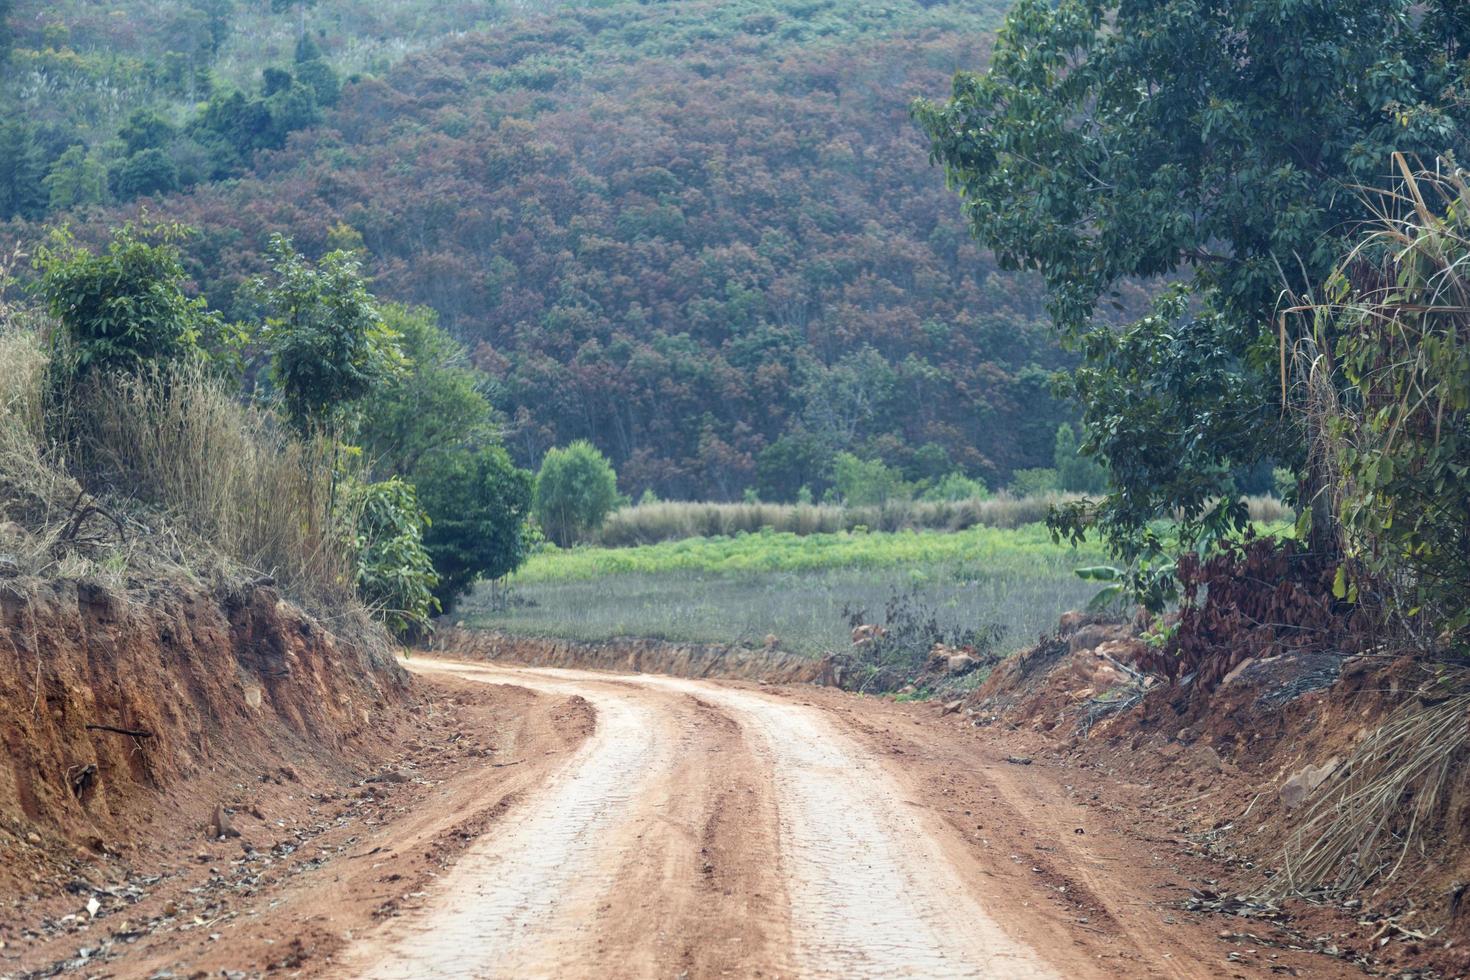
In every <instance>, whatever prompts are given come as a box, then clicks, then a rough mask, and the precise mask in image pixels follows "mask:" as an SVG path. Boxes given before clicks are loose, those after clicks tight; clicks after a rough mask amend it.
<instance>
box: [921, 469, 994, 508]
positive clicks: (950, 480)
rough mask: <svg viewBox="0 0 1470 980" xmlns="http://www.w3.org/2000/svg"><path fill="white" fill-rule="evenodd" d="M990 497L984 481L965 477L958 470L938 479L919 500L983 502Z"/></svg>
mask: <svg viewBox="0 0 1470 980" xmlns="http://www.w3.org/2000/svg"><path fill="white" fill-rule="evenodd" d="M989 496H990V488H989V487H987V486H986V485H985V481H984V480H976V479H974V478H972V477H968V476H966V475H965V474H964V473H961V472H960V471H959V470H956V471H954V472H953V473H946V474H945V475H944V476H942V477H940V478H939V481H938V482H937V483H935V484H934V485H933V486H932V487H930V488H929V489H928V490H925V491H924V493H923V495H922V496H921V498H920V499H922V500H934V501H940V500H950V501H959V500H985V499H987V498H989Z"/></svg>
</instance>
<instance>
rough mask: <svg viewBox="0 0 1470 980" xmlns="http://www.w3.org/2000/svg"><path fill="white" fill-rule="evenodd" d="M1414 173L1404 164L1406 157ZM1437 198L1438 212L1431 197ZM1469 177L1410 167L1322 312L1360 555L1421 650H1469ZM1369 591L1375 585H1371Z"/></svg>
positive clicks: (1353, 570) (1321, 408) (1350, 586)
mask: <svg viewBox="0 0 1470 980" xmlns="http://www.w3.org/2000/svg"><path fill="white" fill-rule="evenodd" d="M1404 169H1405V172H1406V174H1407V167H1405V168H1404ZM1426 201H1429V202H1439V203H1440V210H1439V211H1435V210H1431V207H1430V206H1429V205H1427V204H1426V203H1425V202H1426ZM1467 263H1470V180H1467V179H1466V176H1465V175H1464V173H1463V172H1458V171H1455V170H1452V169H1451V170H1449V175H1448V176H1443V177H1440V176H1425V177H1423V178H1414V177H1408V176H1406V178H1405V181H1404V182H1403V184H1402V185H1401V187H1400V188H1399V189H1398V194H1397V195H1396V196H1386V197H1385V203H1384V206H1383V209H1382V212H1381V215H1380V219H1379V222H1378V224H1377V226H1376V227H1375V228H1373V229H1372V231H1371V233H1370V234H1369V235H1368V236H1367V237H1366V238H1365V240H1364V241H1363V242H1362V243H1360V245H1359V246H1358V247H1357V248H1356V249H1354V251H1353V252H1352V253H1351V254H1350V255H1349V256H1348V257H1347V258H1346V260H1345V261H1344V262H1343V264H1342V266H1341V267H1340V270H1339V272H1338V274H1337V275H1335V276H1334V277H1333V279H1332V280H1331V282H1330V283H1329V286H1328V290H1327V295H1326V298H1325V301H1324V303H1323V305H1322V306H1321V307H1319V308H1318V309H1317V314H1318V315H1317V321H1316V323H1315V329H1316V331H1317V336H1318V338H1319V341H1318V346H1319V347H1320V346H1321V345H1322V344H1324V343H1327V342H1330V340H1331V338H1332V337H1334V336H1335V337H1336V338H1337V341H1336V351H1335V353H1336V361H1337V363H1338V364H1339V365H1340V367H1341V372H1342V375H1343V377H1344V378H1345V380H1346V382H1347V389H1346V396H1345V397H1343V398H1342V399H1340V400H1338V401H1337V403H1336V404H1332V403H1331V402H1330V401H1328V402H1327V404H1323V401H1324V400H1319V402H1318V404H1317V405H1316V406H1315V408H1316V410H1317V411H1318V412H1320V413H1321V414H1322V415H1324V416H1325V417H1326V428H1327V430H1328V434H1329V439H1330V443H1331V445H1332V446H1333V449H1334V452H1333V458H1334V462H1335V466H1336V468H1338V469H1339V470H1340V476H1339V478H1338V481H1337V491H1338V497H1339V500H1340V504H1339V512H1340V515H1341V518H1342V520H1343V523H1344V525H1345V529H1346V532H1347V533H1346V537H1347V542H1348V549H1347V550H1348V556H1349V559H1350V566H1348V565H1345V566H1344V567H1343V568H1342V569H1339V571H1338V578H1337V582H1336V587H1335V591H1336V593H1337V595H1338V598H1345V599H1353V600H1356V599H1357V598H1358V597H1359V595H1358V594H1359V592H1360V589H1359V583H1358V582H1357V578H1358V577H1359V575H1358V572H1359V571H1361V572H1363V573H1366V575H1365V577H1366V578H1367V580H1368V583H1369V584H1370V585H1371V586H1373V587H1374V588H1375V590H1382V591H1386V592H1387V593H1388V597H1387V598H1388V601H1387V603H1386V605H1387V610H1388V612H1389V613H1390V615H1391V616H1392V617H1393V619H1394V620H1395V621H1397V622H1398V623H1399V624H1400V625H1403V626H1405V627H1407V628H1408V631H1409V633H1410V635H1411V636H1412V637H1413V639H1414V640H1416V641H1417V642H1418V643H1419V644H1420V645H1421V646H1422V647H1423V648H1426V649H1427V650H1429V651H1436V652H1443V651H1448V650H1453V651H1454V652H1455V653H1457V654H1458V655H1460V656H1462V657H1464V656H1470V523H1467V515H1470V313H1467V312H1466V311H1467V310H1470V302H1467V297H1470V276H1467V275H1466V272H1465V268H1466V265H1467ZM1361 591H1364V592H1366V590H1361Z"/></svg>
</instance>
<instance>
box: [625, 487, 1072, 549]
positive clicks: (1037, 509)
mask: <svg viewBox="0 0 1470 980" xmlns="http://www.w3.org/2000/svg"><path fill="white" fill-rule="evenodd" d="M1067 499H1070V498H1068V497H1065V496H1054V497H1025V498H1014V497H993V498H990V499H987V500H961V501H954V502H950V501H944V502H928V501H908V502H900V503H891V504H885V505H883V506H881V507H837V506H828V505H820V504H764V503H755V504H744V503H742V504H720V503H698V502H689V501H661V502H659V503H653V504H640V505H639V506H636V507H625V508H623V509H622V510H620V511H618V512H616V513H614V514H613V515H611V516H610V517H609V518H608V519H607V523H606V524H604V525H603V528H602V531H601V533H600V534H599V535H598V543H599V544H601V545H603V546H604V547H609V548H624V547H631V546H634V545H641V544H657V543H658V542H660V541H678V540H682V539H684V538H711V537H729V536H732V535H735V534H740V533H742V532H743V533H747V534H753V533H755V532H757V531H761V530H763V529H765V528H770V529H771V530H773V531H778V532H783V531H784V532H790V533H793V534H801V535H808V534H833V533H836V532H839V531H851V530H854V529H855V528H859V527H865V528H868V529H869V530H872V531H902V530H946V531H963V530H964V529H966V528H970V527H976V526H985V527H998V528H1016V527H1021V526H1023V525H1026V524H1034V523H1036V522H1037V521H1041V520H1044V519H1045V518H1046V513H1047V510H1048V509H1049V508H1050V507H1051V506H1052V505H1053V504H1055V503H1057V502H1059V501H1063V500H1067Z"/></svg>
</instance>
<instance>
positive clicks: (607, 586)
mask: <svg viewBox="0 0 1470 980" xmlns="http://www.w3.org/2000/svg"><path fill="white" fill-rule="evenodd" d="M1103 560H1104V556H1103V552H1102V550H1101V549H1100V548H1098V547H1096V546H1089V547H1084V548H1081V549H1075V548H1071V547H1064V546H1060V545H1056V544H1053V543H1052V541H1051V539H1050V537H1049V536H1048V535H1047V532H1046V529H1045V528H1044V527H1042V526H1041V525H1039V524H1033V525H1028V526H1025V527H1021V528H1017V529H1014V530H1002V529H998V528H988V527H975V528H970V529H968V530H965V531H959V532H953V533H946V532H941V531H901V532H896V533H877V532H862V531H859V532H855V533H836V534H814V535H807V536H805V537H799V536H797V535H795V534H791V533H776V532H769V531H768V532H762V533H758V534H742V535H737V536H735V537H726V538H693V539H687V540H683V541H670V542H663V543H660V544H654V545H645V546H642V547H637V548H578V549H572V550H565V551H563V550H556V549H551V550H548V551H545V552H542V553H540V554H538V555H536V556H534V557H533V558H532V559H531V561H530V562H529V563H528V564H527V565H526V566H525V568H523V569H522V570H521V571H520V572H519V573H517V574H516V575H515V576H514V577H513V578H512V580H511V581H510V583H509V591H508V595H507V594H506V593H504V592H502V591H499V590H496V589H492V588H491V587H490V586H487V585H482V586H481V587H480V588H479V589H477V590H476V591H475V593H474V594H472V595H471V596H470V597H468V598H467V599H466V600H465V601H464V603H463V604H462V605H461V606H460V609H459V612H458V613H457V618H459V619H462V620H464V621H465V622H466V624H467V625H470V626H475V627H487V628H496V629H503V630H506V631H508V632H513V633H524V634H532V635H546V636H558V637H565V638H568V639H582V640H600V639H608V638H611V637H621V636H637V637H651V638H658V639H667V640H677V641H690V642H711V643H736V642H739V643H748V644H750V645H753V646H759V645H760V644H761V643H762V642H763V641H764V639H765V637H766V635H767V634H774V635H775V636H776V637H777V638H778V639H779V641H780V646H781V648H782V649H784V650H789V651H792V652H797V653H803V654H809V655H820V654H821V653H824V652H826V651H829V650H839V649H843V648H845V647H847V646H848V645H849V642H850V638H849V626H848V622H847V617H846V616H845V615H844V612H843V610H844V608H847V607H851V608H862V609H867V610H868V613H869V615H868V617H867V618H868V620H869V621H874V622H881V621H882V619H883V609H884V605H885V604H886V603H887V602H888V600H889V599H890V598H891V597H892V596H893V595H894V594H895V592H901V591H909V590H913V592H914V593H915V595H916V596H917V598H918V599H919V600H920V601H921V602H922V603H924V604H925V605H927V606H929V607H931V608H932V609H933V611H934V614H935V616H936V617H937V618H938V619H939V620H940V622H941V623H944V624H945V625H954V626H960V627H969V626H979V625H981V624H985V623H998V624H1000V625H1001V626H1002V627H1004V629H1005V636H1004V639H1003V642H1002V646H1003V647H1006V648H1011V647H1019V646H1022V645H1024V644H1026V643H1027V642H1029V641H1031V640H1034V639H1035V637H1036V636H1037V635H1038V634H1039V633H1041V632H1043V631H1045V630H1049V629H1051V628H1052V627H1053V626H1054V625H1055V624H1056V619H1057V616H1058V615H1060V614H1061V613H1062V612H1064V611H1066V610H1067V609H1072V608H1077V607H1078V606H1081V605H1083V604H1085V603H1086V602H1087V600H1088V599H1089V598H1090V597H1091V596H1092V594H1093V593H1094V592H1095V591H1096V588H1097V587H1096V585H1095V584H1092V583H1088V582H1084V581H1081V580H1080V579H1078V578H1077V577H1076V576H1075V575H1074V574H1073V571H1072V570H1073V569H1074V568H1076V567H1078V566H1080V565H1088V564H1096V563H1098V562H1101V561H1103Z"/></svg>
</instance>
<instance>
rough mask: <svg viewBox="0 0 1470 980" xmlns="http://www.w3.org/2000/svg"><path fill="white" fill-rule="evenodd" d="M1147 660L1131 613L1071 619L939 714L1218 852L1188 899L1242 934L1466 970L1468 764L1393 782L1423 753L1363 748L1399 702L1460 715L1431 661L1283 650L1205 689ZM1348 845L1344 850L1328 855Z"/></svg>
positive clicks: (1394, 717) (1185, 844) (1388, 725)
mask: <svg viewBox="0 0 1470 980" xmlns="http://www.w3.org/2000/svg"><path fill="white" fill-rule="evenodd" d="M1146 657H1147V651H1146V650H1145V649H1144V643H1143V641H1142V640H1141V639H1140V637H1139V636H1138V635H1137V634H1136V631H1135V630H1134V629H1132V628H1131V627H1130V626H1128V625H1120V624H1106V623H1098V622H1095V621H1093V620H1091V619H1089V618H1087V617H1082V616H1077V615H1073V616H1071V617H1068V618H1065V619H1064V620H1063V623H1062V628H1061V629H1060V630H1059V632H1058V633H1057V634H1056V635H1055V636H1053V637H1051V638H1049V639H1047V640H1045V641H1043V642H1042V643H1040V644H1039V645H1037V646H1036V647H1034V648H1032V649H1030V650H1027V651H1025V652H1023V653H1021V654H1018V655H1017V656H1015V657H1013V658H1011V659H1010V660H1008V661H1006V662H1005V663H1004V664H1002V665H1001V666H1000V667H998V668H997V669H996V670H995V671H994V672H993V673H992V675H991V676H990V677H989V678H988V679H987V680H986V682H985V683H984V684H983V685H981V687H980V688H979V689H978V690H976V691H975V692H974V694H972V695H971V696H970V697H969V698H967V699H966V700H965V701H964V702H963V704H962V705H961V704H958V703H956V704H954V705H951V706H949V707H951V708H952V709H954V710H952V711H951V712H950V714H951V717H953V718H955V719H957V720H962V721H963V722H965V723H967V724H969V725H973V726H977V727H993V728H997V729H1001V730H1006V729H1010V730H1012V731H1017V732H1019V731H1024V732H1029V733H1031V734H1032V735H1033V736H1034V737H1039V738H1040V739H1042V740H1043V742H1044V744H1045V745H1046V746H1047V749H1046V752H1045V754H1046V757H1047V758H1048V759H1049V760H1052V761H1053V764H1055V765H1058V766H1065V767H1067V768H1072V769H1077V768H1082V769H1086V770H1090V771H1092V772H1094V773H1096V774H1097V775H1098V776H1100V777H1102V778H1104V779H1106V780H1107V781H1108V783H1110V784H1112V785H1114V786H1117V787H1119V788H1120V789H1122V790H1124V791H1126V792H1128V793H1129V794H1130V795H1134V796H1135V797H1136V799H1137V802H1138V803H1140V804H1142V806H1143V807H1145V808H1146V809H1148V810H1149V811H1152V813H1153V814H1155V815H1156V818H1157V821H1158V828H1157V832H1158V833H1160V834H1168V835H1169V836H1170V837H1171V839H1173V840H1175V841H1177V843H1178V845H1179V846H1180V847H1181V848H1182V849H1183V850H1184V851H1186V852H1188V853H1190V854H1196V855H1199V856H1201V857H1205V858H1208V859H1210V860H1211V861H1212V862H1213V863H1214V864H1215V866H1216V868H1217V874H1218V881H1217V882H1215V883H1202V884H1201V885H1199V891H1198V894H1197V895H1196V896H1195V898H1194V899H1193V901H1194V903H1195V905H1196V906H1198V907H1199V908H1200V910H1202V911H1224V912H1229V913H1235V914H1237V915H1239V916H1242V917H1243V918H1241V919H1239V920H1238V921H1240V922H1241V926H1240V927H1239V929H1240V931H1241V932H1242V933H1243V934H1251V933H1252V932H1253V931H1254V932H1262V931H1264V930H1265V929H1266V928H1268V927H1276V928H1279V929H1281V930H1283V935H1286V936H1288V937H1294V938H1288V939H1286V940H1285V941H1288V942H1293V943H1296V944H1299V945H1302V946H1304V947H1306V948H1312V949H1316V950H1318V951H1324V952H1328V953H1329V954H1331V955H1333V956H1336V957H1340V958H1342V959H1345V960H1347V961H1350V962H1355V963H1357V964H1358V965H1360V966H1362V967H1365V968H1368V969H1370V970H1372V971H1380V970H1391V971H1394V972H1399V971H1414V970H1424V969H1427V970H1430V971H1434V972H1437V973H1440V974H1443V975H1447V976H1463V975H1466V974H1467V971H1470V951H1467V950H1470V910H1467V903H1465V902H1464V901H1463V898H1464V894H1465V891H1466V887H1465V884H1464V883H1465V882H1467V881H1470V848H1467V847H1466V840H1467V838H1466V834H1465V828H1466V827H1470V778H1467V777H1470V771H1467V767H1466V766H1465V765H1464V764H1463V759H1460V760H1458V761H1456V760H1454V759H1447V760H1445V762H1444V764H1443V765H1444V768H1443V770H1442V771H1440V770H1437V769H1436V770H1435V771H1434V772H1428V771H1427V770H1429V769H1431V768H1434V767H1430V766H1426V767H1425V769H1426V776H1425V779H1413V780H1410V779H1407V778H1405V779H1404V780H1403V781H1402V783H1395V782H1393V779H1394V778H1395V776H1396V775H1401V773H1395V772H1394V771H1393V770H1394V769H1395V768H1397V767H1400V766H1412V765H1416V764H1420V763H1419V760H1418V759H1417V758H1416V756H1418V755H1419V754H1420V753H1418V752H1410V753H1407V754H1406V755H1404V756H1402V757H1400V758H1398V759H1397V760H1396V761H1395V760H1394V759H1393V758H1392V757H1391V753H1390V754H1388V755H1387V756H1386V755H1385V753H1384V752H1381V751H1380V752H1377V754H1375V753H1374V752H1373V751H1369V750H1372V749H1374V747H1375V746H1381V744H1382V741H1383V733H1384V732H1385V731H1389V732H1392V731H1395V730H1397V729H1398V728H1400V727H1401V726H1402V725H1403V719H1404V718H1405V716H1406V713H1407V714H1413V713H1414V712H1416V711H1429V712H1434V711H1440V712H1443V711H1445V710H1447V709H1455V710H1458V711H1459V712H1460V714H1461V715H1462V717H1460V719H1459V721H1458V727H1459V728H1460V729H1463V728H1464V726H1465V725H1466V723H1467V719H1466V718H1465V717H1463V708H1462V707H1459V708H1457V707H1456V705H1457V704H1458V702H1452V701H1451V699H1450V698H1449V696H1448V695H1445V694H1443V693H1441V692H1439V691H1438V690H1437V688H1436V685H1435V683H1434V682H1435V679H1436V677H1437V676H1438V675H1437V674H1436V672H1435V671H1433V670H1432V669H1429V668H1427V667H1426V665H1424V664H1423V663H1422V662H1418V661H1415V660H1412V659H1409V658H1401V659H1395V658H1392V657H1387V656H1378V655H1366V656H1365V655H1349V654H1345V653H1330V652H1327V653H1324V652H1320V651H1316V652H1300V653H1285V654H1282V655H1279V656H1272V657H1265V658H1258V659H1248V660H1245V661H1243V662H1241V663H1240V664H1239V665H1238V666H1237V667H1236V668H1234V669H1232V670H1231V671H1230V672H1229V673H1228V674H1226V675H1225V676H1224V678H1223V679H1222V680H1221V681H1219V682H1218V683H1216V684H1212V685H1209V686H1207V687H1206V686H1200V685H1197V684H1195V683H1194V679H1192V678H1189V677H1185V678H1183V679H1181V681H1179V682H1175V683H1169V682H1167V681H1159V680H1157V679H1156V678H1151V677H1145V676H1144V675H1143V674H1142V673H1139V672H1135V671H1134V670H1133V666H1132V665H1134V664H1136V663H1138V662H1139V661H1140V660H1141V659H1144V658H1146ZM1451 721H1453V719H1452V720H1451ZM1452 727H1453V726H1452ZM1451 734H1457V733H1451ZM1431 747H1432V746H1429V745H1425V746H1422V748H1426V749H1427V748H1431ZM1438 765H1439V763H1436V764H1435V766H1438ZM1426 780H1428V781H1426ZM1436 787H1437V789H1436ZM1379 788H1381V792H1380V791H1379ZM1428 793H1434V794H1435V795H1434V796H1433V797H1432V798H1426V794H1428ZM1383 794H1388V797H1385V799H1384V800H1383V801H1382V802H1383V805H1382V807H1381V812H1375V813H1374V814H1372V815H1371V818H1370V820H1369V822H1370V823H1371V822H1373V821H1377V820H1379V819H1381V820H1382V821H1383V824H1382V826H1381V828H1380V830H1381V831H1382V833H1380V835H1379V836H1378V837H1377V839H1376V840H1370V839H1366V838H1364V839H1363V842H1362V844H1361V845H1358V846H1352V844H1351V842H1352V840H1353V839H1354V838H1353V837H1352V835H1353V834H1354V833H1356V832H1358V831H1359V830H1361V828H1359V827H1357V826H1356V825H1355V824H1354V821H1355V820H1357V819H1358V818H1359V817H1360V816H1361V814H1362V811H1363V809H1364V808H1365V807H1369V806H1377V805H1379V801H1376V800H1375V799H1374V797H1375V796H1382V795H1383ZM1421 804H1423V806H1422V808H1421ZM1344 835H1346V836H1344ZM1344 842H1348V844H1349V846H1348V847H1347V848H1345V849H1344V857H1343V859H1342V860H1341V861H1338V862H1337V863H1336V864H1333V863H1331V862H1324V861H1323V858H1322V855H1323V854H1325V853H1326V851H1325V850H1324V848H1331V847H1339V848H1342V846H1343V844H1344ZM1324 868H1325V869H1326V871H1325V873H1324V870H1323V869H1324ZM1405 975H1410V974H1409V973H1405ZM1413 975H1420V974H1417V973H1416V974H1413ZM1424 975H1431V974H1424Z"/></svg>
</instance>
